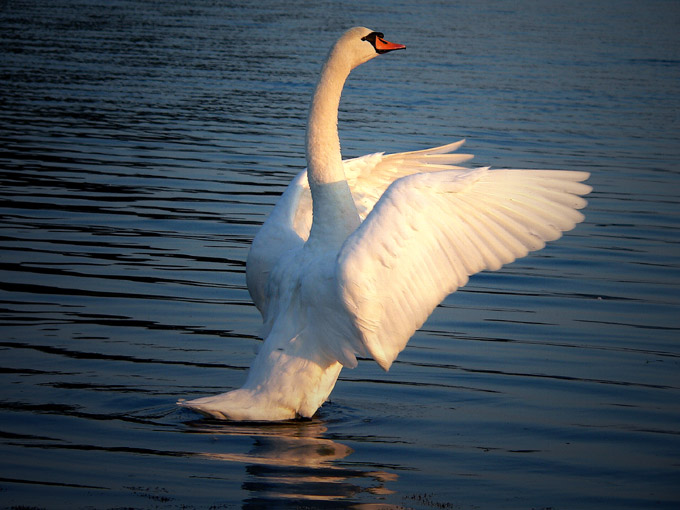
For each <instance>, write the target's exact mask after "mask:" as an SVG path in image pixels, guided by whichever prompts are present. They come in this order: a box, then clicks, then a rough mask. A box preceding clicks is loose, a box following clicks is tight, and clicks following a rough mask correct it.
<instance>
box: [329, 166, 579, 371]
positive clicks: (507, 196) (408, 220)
mask: <svg viewBox="0 0 680 510" xmlns="http://www.w3.org/2000/svg"><path fill="white" fill-rule="evenodd" d="M588 175H589V174H587V173H585V172H569V171H559V170H557V171H550V170H544V171H543V170H488V169H487V168H479V169H475V170H466V171H461V170H442V171H437V172H431V173H419V174H414V175H410V176H407V177H403V178H401V179H399V180H397V181H395V182H394V183H393V184H391V186H390V187H389V188H388V189H387V191H386V192H385V193H384V195H383V196H382V197H381V198H380V200H379V201H378V203H377V204H376V205H375V207H374V208H373V209H372V211H371V213H370V214H369V215H368V216H367V218H366V220H365V221H364V222H363V223H362V224H361V226H360V227H359V228H358V229H357V230H356V231H355V232H354V233H353V234H352V235H351V236H350V237H349V238H348V239H347V241H346V242H345V244H344V245H343V247H342V249H341V251H340V253H339V255H338V261H337V278H338V284H339V290H340V297H341V299H342V301H343V303H344V305H345V307H346V309H347V311H348V313H349V315H350V316H351V317H352V318H353V320H354V322H355V326H356V327H357V329H358V330H359V332H360V335H361V338H360V340H361V342H362V344H363V346H364V347H365V348H366V350H367V351H368V352H369V353H370V354H371V356H373V358H374V359H375V360H376V361H377V362H378V363H379V364H380V366H381V367H383V368H384V369H385V370H387V369H389V367H390V365H391V364H392V362H393V361H394V359H395V358H396V357H397V355H398V354H399V352H401V351H402V350H403V349H404V347H405V346H406V343H407V342H408V340H409V339H410V338H411V336H412V335H413V333H414V332H415V331H416V330H417V329H418V328H419V327H420V326H421V325H422V324H423V322H425V320H426V319H427V317H428V316H429V315H430V314H431V313H432V311H433V310H434V308H435V307H436V306H437V305H438V304H439V303H440V302H441V301H442V300H443V299H444V297H446V296H447V295H448V294H450V293H451V292H453V291H455V290H456V289H457V288H458V287H461V286H463V285H465V284H466V283H467V281H468V276H469V275H472V274H474V273H477V272H479V271H482V270H484V269H491V270H495V269H499V268H500V267H501V266H502V265H504V264H508V263H510V262H512V261H514V260H515V259H517V258H519V257H523V256H525V255H526V254H527V253H528V252H530V251H533V250H538V249H540V248H542V247H543V246H544V245H545V242H546V241H551V240H554V239H557V238H559V237H560V236H561V235H562V232H564V231H567V230H571V229H572V228H574V226H575V225H576V224H577V223H579V222H580V221H582V220H583V215H582V214H581V213H580V212H579V211H578V209H580V208H582V207H584V206H585V205H586V201H585V200H584V199H583V198H581V197H580V195H585V194H587V193H588V192H590V190H591V188H590V187H589V186H587V185H585V184H582V183H581V182H580V181H583V180H585V179H587V178H588Z"/></svg>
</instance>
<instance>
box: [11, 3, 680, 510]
mask: <svg viewBox="0 0 680 510" xmlns="http://www.w3.org/2000/svg"><path fill="white" fill-rule="evenodd" d="M224 4H226V5H221V4H220V3H218V2H196V3H187V2H176V1H174V0H170V1H166V2H163V3H160V4H157V3H150V2H141V1H133V0H130V1H110V2H103V1H102V2H97V1H83V2H76V1H70V0H54V1H50V2H39V1H30V0H27V1H22V2H4V3H2V5H1V6H0V35H1V38H2V45H1V50H0V51H1V52H2V55H1V57H2V58H1V59H0V72H1V75H2V83H3V86H2V92H1V93H0V94H1V95H0V103H1V104H2V108H1V109H0V164H1V168H2V172H1V179H0V199H1V201H2V203H1V204H0V206H1V209H0V214H1V215H2V223H1V224H0V236H1V239H2V243H1V244H0V285H1V288H2V295H1V296H0V299H1V300H2V307H1V308H2V312H1V313H2V329H1V335H0V352H1V354H0V381H1V386H0V388H1V389H0V437H1V439H2V441H1V442H0V445H1V446H0V458H2V464H1V466H2V468H1V470H0V505H1V506H2V507H4V508H13V507H15V508H16V507H37V508H65V509H66V508H68V509H72V508H121V507H126V508H309V507H323V508H364V509H374V508H414V509H430V508H456V509H472V508H475V509H479V508H482V509H486V508H489V509H491V508H505V509H526V510H528V509H533V508H557V509H567V508H580V509H588V508H592V509H598V510H602V509H610V508H611V509H622V508H631V509H640V508H669V509H670V508H677V507H678V505H679V504H680V491H679V490H678V486H679V485H678V481H679V480H680V439H679V434H680V404H679V402H680V376H679V374H680V366H679V361H680V357H679V356H680V335H679V332H680V322H679V320H678V316H679V314H680V298H679V296H678V283H679V281H680V270H679V264H678V248H677V243H678V238H679V234H680V228H679V227H680V208H679V207H678V202H679V200H678V195H677V190H678V185H679V184H680V179H679V176H678V170H677V163H678V160H680V118H679V116H678V115H679V114H678V112H680V36H678V34H679V33H680V30H678V28H679V27H680V9H679V8H678V5H677V3H676V2H670V1H660V0H659V1H652V2H647V3H645V4H639V3H635V2H614V1H611V2H608V1H601V2H594V3H593V2H557V1H555V2H532V1H529V0H526V1H520V2H513V3H508V2H503V1H488V2H471V3H455V4H449V3H447V2H435V1H426V2H419V3H418V5H417V6H414V5H412V3H410V2H399V1H396V2H381V1H378V2H372V4H371V6H367V5H366V4H362V3H360V2H343V3H342V5H341V3H338V2H319V3H317V4H314V5H310V4H307V3H299V4H298V3H290V2H276V1H263V2H256V3H250V4H245V3H244V4H243V5H238V4H236V3H233V2H225V3H224ZM357 24H361V25H366V26H370V27H371V28H375V29H377V30H381V31H383V32H385V34H386V36H387V37H388V38H389V39H390V40H394V41H397V42H402V43H404V44H406V45H407V46H408V49H407V50H406V51H404V52H398V53H395V54H391V55H387V56H385V57H383V58H380V59H376V60H374V61H372V62H370V63H369V64H367V65H365V66H362V67H361V68H359V69H357V70H356V72H355V73H353V75H352V77H351V78H350V80H349V82H348V84H347V86H346V90H345V94H344V96H343V102H342V105H341V111H340V131H341V139H342V144H343V152H344V155H345V156H346V157H352V156H358V155H362V154H366V153H370V152H376V151H387V152H394V151H403V150H415V149H421V148H426V147H431V146H435V145H441V144H444V143H448V142H451V141H454V140H457V139H459V138H463V137H465V138H467V139H468V143H467V146H466V150H467V151H468V152H472V153H474V154H475V155H476V158H475V160H474V163H475V164H477V165H492V166H495V167H503V166H507V167H519V168H564V169H573V170H586V171H590V172H592V178H591V180H590V183H591V184H592V185H593V186H594V187H595V191H594V192H593V194H592V195H591V196H590V197H589V201H590V205H589V206H588V208H587V210H586V215H587V220H586V222H585V223H583V224H581V225H579V226H578V227H577V229H576V230H574V231H573V232H571V233H569V234H567V235H566V236H565V237H564V238H562V239H561V240H560V241H558V242H556V243H553V244H552V245H550V246H549V247H548V248H546V249H545V250H543V251H541V252H538V253H536V254H534V255H532V256H530V257H528V258H525V259H522V260H520V261H518V262H516V263H514V264H512V265H510V266H509V267H507V268H505V269H503V270H502V271H499V272H495V273H483V274H480V275H477V276H475V277H474V278H472V279H471V281H470V283H469V284H468V285H467V286H466V287H465V288H463V289H461V290H460V291H458V292H457V293H455V294H453V295H451V296H449V297H448V298H447V299H446V300H445V301H444V303H443V304H442V305H441V306H440V307H439V308H438V309H437V310H436V311H435V313H434V314H433V315H432V317H431V318H430V320H429V321H428V322H427V323H426V324H425V325H424V326H423V328H422V329H421V330H420V331H419V332H417V333H416V335H415V336H414V338H413V339H412V340H411V342H410V343H409V346H408V348H407V349H406V350H405V351H404V352H403V353H402V354H401V355H400V357H399V359H398V360H397V362H395V364H394V366H393V367H392V369H391V370H390V372H389V373H384V372H382V371H381V370H380V369H379V368H378V367H377V365H376V364H375V363H373V362H371V361H369V360H364V361H362V362H360V364H359V367H358V368H357V369H355V370H351V371H350V370H346V371H343V373H342V375H341V377H340V381H339V382H338V385H337V386H336V389H335V390H334V392H333V394H332V398H331V401H330V402H328V403H327V404H325V405H324V406H323V407H322V408H321V409H320V411H319V412H318V413H317V415H316V416H315V417H314V418H313V419H312V420H308V421H299V422H287V423H284V424H265V425H262V424H237V423H226V422H217V421H210V420H204V419H201V418H200V417H198V416H197V415H194V414H192V413H191V412H190V411H188V410H180V409H177V408H176V407H175V406H174V402H175V401H176V400H177V399H178V398H192V397H198V396H202V395H209V394H212V393H216V392H221V391H225V390H227V389H232V388H235V387H238V386H239V385H240V384H241V383H242V382H243V379H244V377H245V373H246V372H245V371H246V370H247V367H248V366H249V364H250V362H251V360H252V358H253V356H254V351H255V350H256V348H257V346H258V345H259V342H260V340H259V339H258V337H257V331H258V328H259V324H260V317H259V314H258V312H257V310H256V309H255V307H254V306H253V305H252V303H251V301H250V299H249V296H248V292H247V289H246V287H245V259H246V255H247V251H248V247H249V244H250V241H251V240H252V238H253V236H254V235H255V233H256V231H257V229H258V227H259V225H260V224H261V223H262V221H263V220H264V219H265V218H266V215H267V214H268V212H269V211H270V210H271V208H272V206H273V204H274V203H275V202H276V200H277V197H278V195H279V194H280V193H281V192H282V191H283V189H284V188H285V186H286V184H287V183H288V182H289V181H290V179H291V178H292V177H293V176H294V175H295V174H296V173H297V172H298V171H300V169H301V168H302V167H303V166H304V147H303V141H304V122H305V116H306V109H307V104H308V100H309V97H310V94H311V91H312V87H313V84H314V81H315V79H316V75H317V72H318V69H319V67H320V64H321V62H322V61H323V58H324V57H325V53H326V51H327V49H328V47H329V46H330V44H332V42H333V41H334V40H335V38H336V37H337V36H338V35H339V33H340V32H341V31H342V30H344V29H345V28H347V27H350V26H353V25H357Z"/></svg>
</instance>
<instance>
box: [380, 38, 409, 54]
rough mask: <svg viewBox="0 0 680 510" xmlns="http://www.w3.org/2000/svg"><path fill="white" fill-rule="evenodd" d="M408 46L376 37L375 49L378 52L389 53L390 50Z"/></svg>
mask: <svg viewBox="0 0 680 510" xmlns="http://www.w3.org/2000/svg"><path fill="white" fill-rule="evenodd" d="M405 48H406V46H404V45H403V44H398V43H393V42H389V41H386V40H385V39H383V38H382V37H376V38H375V50H376V51H377V52H378V53H387V52H388V51H394V50H403V49H405Z"/></svg>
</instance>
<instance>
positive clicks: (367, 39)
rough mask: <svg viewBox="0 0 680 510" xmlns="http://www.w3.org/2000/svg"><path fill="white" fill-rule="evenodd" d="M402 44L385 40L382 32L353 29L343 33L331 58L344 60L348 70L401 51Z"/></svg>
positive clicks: (359, 28) (332, 51) (334, 47)
mask: <svg viewBox="0 0 680 510" xmlns="http://www.w3.org/2000/svg"><path fill="white" fill-rule="evenodd" d="M404 48H406V46H404V45H403V44H397V43H392V42H389V41H386V40H385V36H384V35H383V34H382V32H376V31H374V30H371V29H369V28H366V27H354V28H350V29H349V30H348V31H347V32H345V33H344V34H343V35H342V37H340V39H338V42H336V43H335V46H333V49H332V50H331V56H333V57H335V58H339V59H342V60H344V61H345V62H346V63H347V64H349V66H350V69H354V68H355V67H356V66H358V65H360V64H363V63H364V62H367V61H369V60H371V59H372V58H375V57H377V56H378V55H382V54H383V53H387V52H390V51H394V50H403V49H404Z"/></svg>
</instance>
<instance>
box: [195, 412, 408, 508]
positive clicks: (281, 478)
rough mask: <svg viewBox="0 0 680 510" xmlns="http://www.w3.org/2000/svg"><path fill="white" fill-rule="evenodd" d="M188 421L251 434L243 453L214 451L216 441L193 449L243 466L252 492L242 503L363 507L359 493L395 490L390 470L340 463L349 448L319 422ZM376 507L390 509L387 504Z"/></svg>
mask: <svg viewBox="0 0 680 510" xmlns="http://www.w3.org/2000/svg"><path fill="white" fill-rule="evenodd" d="M187 425H188V427H189V428H190V432H193V433H204V434H211V435H217V436H220V435H222V436H248V437H250V438H251V439H252V446H251V448H250V450H249V451H248V452H246V453H238V452H225V451H219V450H220V446H221V443H220V442H219V441H216V442H215V443H214V445H215V446H214V450H213V451H210V452H200V453H196V455H197V456H199V457H203V458H206V459H211V460H215V461H223V462H239V463H243V464H245V465H246V468H245V471H246V477H245V479H244V482H243V485H242V487H243V489H245V490H247V491H249V492H250V493H251V496H250V497H249V498H248V499H247V500H246V501H244V504H243V508H251V507H252V508H254V507H267V506H274V505H276V504H282V503H284V504H286V506H287V505H288V504H293V505H300V506H304V505H305V504H307V505H309V504H310V503H311V502H314V501H333V503H334V507H335V508H343V507H344V506H345V505H343V502H345V503H346V505H347V507H350V506H351V507H352V508H362V507H364V505H361V504H358V501H357V500H356V499H354V497H355V496H357V495H359V494H361V493H369V494H372V495H375V496H380V495H388V494H393V493H394V491H393V490H391V489H389V488H387V487H386V483H387V482H393V481H395V480H396V479H397V475H396V474H395V473H390V472H387V471H383V470H380V469H376V470H372V469H361V468H356V467H355V466H352V465H351V464H350V463H348V462H344V463H343V462H341V461H343V459H345V458H346V457H348V456H349V455H350V454H351V453H352V452H353V450H352V449H351V448H350V447H349V446H347V445H345V444H342V443H339V442H337V441H334V440H332V439H328V438H325V437H323V435H324V434H325V433H326V431H327V427H326V426H325V424H324V423H323V422H320V421H316V420H311V421H303V422H299V421H296V422H293V421H291V422H285V423H278V424H271V423H263V424H253V423H249V424H244V423H236V422H217V421H209V420H201V421H195V422H190V423H188V424H187ZM343 464H344V465H343ZM362 499H365V498H362ZM380 506H381V508H388V509H389V508H392V506H391V505H389V504H381V505H380ZM370 507H371V505H370V504H369V505H367V506H366V508H370ZM394 508H397V507H396V506H395V507H394Z"/></svg>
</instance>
